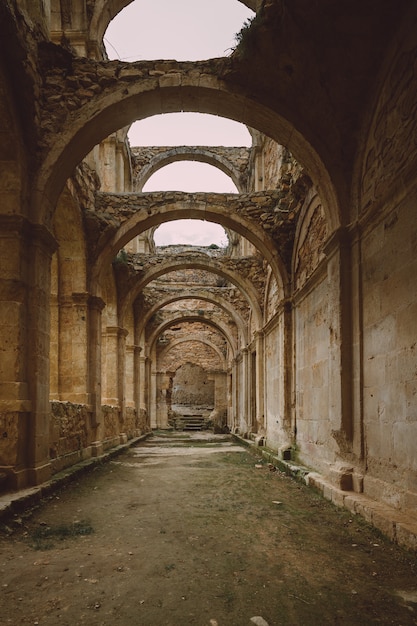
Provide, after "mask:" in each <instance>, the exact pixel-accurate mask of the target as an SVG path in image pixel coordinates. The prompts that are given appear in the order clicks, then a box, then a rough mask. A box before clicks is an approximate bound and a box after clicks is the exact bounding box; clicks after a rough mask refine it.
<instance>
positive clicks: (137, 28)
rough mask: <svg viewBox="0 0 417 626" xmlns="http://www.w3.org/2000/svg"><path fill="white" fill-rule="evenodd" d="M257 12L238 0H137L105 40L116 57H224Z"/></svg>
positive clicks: (119, 17)
mask: <svg viewBox="0 0 417 626" xmlns="http://www.w3.org/2000/svg"><path fill="white" fill-rule="evenodd" d="M251 15H253V12H252V11H251V10H250V9H248V8H247V7H246V6H245V5H244V4H242V3H241V2H238V1H237V0H204V1H203V0H202V1H201V2H195V1H194V0H175V2H173V1H172V0H153V1H152V2H144V1H143V0H136V1H135V2H131V3H130V4H129V5H128V6H127V7H126V8H124V9H123V10H122V11H120V13H118V14H117V16H116V17H115V18H114V19H113V20H112V22H111V23H110V24H109V26H108V28H107V30H106V33H105V35H104V43H105V46H106V51H107V54H108V56H109V58H110V59H119V60H122V61H129V62H131V61H138V60H141V59H177V60H183V61H197V60H201V59H209V58H214V57H221V56H226V55H228V54H230V52H231V50H232V49H233V47H234V46H235V45H236V41H235V34H236V33H237V32H238V31H240V29H241V28H242V26H243V24H244V22H245V21H246V20H247V19H248V18H249V17H250V16H251ZM173 24H175V28H174V27H173Z"/></svg>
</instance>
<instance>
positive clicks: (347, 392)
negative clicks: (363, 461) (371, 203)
mask: <svg viewBox="0 0 417 626" xmlns="http://www.w3.org/2000/svg"><path fill="white" fill-rule="evenodd" d="M325 254H326V256H327V276H328V278H327V280H328V289H329V311H330V312H331V313H332V316H331V317H330V319H329V325H330V345H329V415H330V416H331V417H332V419H333V422H334V428H333V436H334V437H335V439H336V441H337V443H338V445H339V448H340V451H341V453H342V454H343V453H346V452H350V450H351V442H352V437H353V428H352V401H351V399H352V353H351V337H352V329H351V288H350V280H351V279H350V271H351V264H350V247H349V238H348V234H347V232H346V231H345V230H344V229H340V230H339V231H337V232H336V233H335V234H334V235H333V236H332V237H331V239H330V240H329V242H328V243H327V245H326V247H325Z"/></svg>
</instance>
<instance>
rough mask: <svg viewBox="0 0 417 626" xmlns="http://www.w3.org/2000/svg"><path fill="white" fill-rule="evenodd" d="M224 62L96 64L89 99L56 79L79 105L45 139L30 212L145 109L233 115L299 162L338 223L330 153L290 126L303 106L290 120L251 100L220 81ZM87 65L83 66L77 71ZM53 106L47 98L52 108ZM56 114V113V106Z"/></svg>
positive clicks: (41, 213)
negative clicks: (323, 154)
mask: <svg viewBox="0 0 417 626" xmlns="http://www.w3.org/2000/svg"><path fill="white" fill-rule="evenodd" d="M229 63H230V60H227V59H216V60H210V61H208V62H199V63H187V62H182V63H179V62H174V61H166V62H157V61H156V62H153V63H149V62H137V63H131V64H122V63H119V62H111V63H106V64H102V66H101V67H100V66H99V65H97V64H95V65H94V68H91V72H93V73H94V74H95V76H96V79H95V84H97V85H100V79H102V83H101V85H103V86H100V91H99V92H98V93H97V94H95V95H94V96H91V95H88V97H86V96H85V93H84V91H85V90H84V91H82V92H81V93H80V94H77V93H74V90H73V89H72V88H68V87H66V86H65V84H63V85H62V89H61V90H60V91H61V95H62V99H61V101H62V100H66V99H70V98H72V101H73V102H77V104H78V105H79V106H78V109H77V115H68V116H67V118H66V119H68V122H67V124H65V122H64V125H63V126H61V124H60V123H58V126H56V130H55V132H54V134H53V135H52V136H50V138H49V141H47V143H48V145H49V148H47V154H46V158H45V160H44V162H43V164H42V166H41V168H40V171H39V173H38V178H37V183H36V190H37V191H36V193H35V197H34V212H35V218H36V219H37V220H40V221H43V220H44V219H45V218H46V219H48V212H51V211H53V210H54V207H55V203H56V199H57V197H58V195H59V193H60V191H61V189H62V188H63V185H64V183H65V181H66V180H67V178H68V177H69V176H70V175H71V173H72V172H73V170H74V167H75V166H76V165H77V164H78V163H79V162H80V161H81V160H82V159H83V158H84V156H85V155H86V154H88V153H89V152H90V150H91V149H92V148H93V147H94V146H95V145H96V144H98V143H100V141H102V140H103V139H104V138H105V137H107V136H109V135H110V134H111V133H113V132H114V131H115V130H117V129H118V128H122V127H125V126H128V125H129V124H131V123H132V122H133V121H135V120H139V119H144V118H146V117H148V116H150V115H157V114H159V113H166V112H179V111H193V112H200V113H210V114H214V115H219V116H221V117H226V118H229V119H233V120H235V121H238V122H241V123H243V124H245V125H247V126H251V127H253V128H256V129H257V130H259V131H260V132H262V133H264V134H265V135H268V136H269V137H271V138H272V139H274V140H275V141H277V142H278V143H280V144H282V145H284V146H285V147H286V148H287V149H288V150H289V151H290V152H291V153H292V154H293V155H294V157H295V158H296V159H297V160H298V161H299V162H300V163H302V164H303V166H304V167H305V168H306V171H307V172H308V174H309V176H310V177H311V179H312V180H313V182H314V183H315V185H316V187H317V189H318V191H319V193H320V196H321V197H322V200H323V203H324V207H325V210H326V213H327V214H328V220H329V223H330V224H331V225H332V227H334V228H335V227H337V225H338V224H339V222H340V218H339V202H338V197H337V192H336V189H335V187H334V185H333V183H332V170H333V169H334V168H335V167H337V164H335V163H333V162H332V161H331V160H330V159H329V160H328V162H327V167H326V165H325V164H324V162H323V161H322V158H321V156H320V154H319V153H318V152H317V150H316V149H315V148H314V147H313V145H312V144H311V143H310V142H309V141H308V140H307V139H306V138H305V137H304V136H303V135H302V134H301V132H299V131H298V130H297V128H296V127H295V125H294V124H295V123H296V122H298V123H299V124H301V121H302V117H301V116H302V112H298V111H296V112H294V113H293V114H292V115H293V118H294V119H293V120H292V121H290V119H289V116H288V112H287V111H286V113H285V115H284V114H283V112H278V111H276V110H273V109H272V108H271V107H270V105H266V104H264V103H262V102H261V99H259V101H258V100H255V99H254V97H253V95H251V94H249V93H248V94H245V93H244V90H242V87H241V85H239V84H234V83H233V82H232V79H231V78H228V79H227V81H226V80H224V79H222V78H219V77H220V76H225V75H226V73H227V67H228V64H229ZM87 64H88V63H87ZM230 69H231V67H230ZM88 70H89V68H88V67H84V66H83V72H84V71H88ZM93 70H94V71H93ZM155 74H157V75H156V76H155ZM106 84H107V85H109V84H111V87H106ZM68 89H69V91H68ZM67 91H68V93H67ZM67 96H68V97H67ZM55 106H56V105H55V104H54V103H51V108H52V107H55ZM45 114H46V115H47V116H48V118H49V119H50V118H51V116H52V117H53V116H54V114H55V112H54V111H52V110H48V108H46V109H45ZM59 115H61V116H62V112H61V110H60V111H59ZM297 116H298V117H299V119H296V118H297ZM334 175H335V179H336V180H339V179H340V175H339V172H335V173H334Z"/></svg>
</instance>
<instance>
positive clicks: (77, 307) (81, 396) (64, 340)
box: [58, 293, 89, 404]
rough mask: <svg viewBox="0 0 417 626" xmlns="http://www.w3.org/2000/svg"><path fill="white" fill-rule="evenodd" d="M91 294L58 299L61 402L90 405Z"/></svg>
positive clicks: (79, 294) (59, 386) (75, 294)
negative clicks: (88, 348) (89, 341)
mask: <svg viewBox="0 0 417 626" xmlns="http://www.w3.org/2000/svg"><path fill="white" fill-rule="evenodd" d="M88 297H89V296H88V294H87V293H73V294H71V295H70V296H65V297H62V298H59V338H58V342H59V348H58V377H59V378H58V379H59V383H58V389H59V400H62V401H64V402H65V401H68V402H75V403H78V404H87V403H88V394H87V387H86V381H87V371H88V359H87V317H88V315H87V311H88Z"/></svg>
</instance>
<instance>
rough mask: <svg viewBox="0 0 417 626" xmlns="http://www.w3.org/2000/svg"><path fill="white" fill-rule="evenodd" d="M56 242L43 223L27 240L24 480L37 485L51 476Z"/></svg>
mask: <svg viewBox="0 0 417 626" xmlns="http://www.w3.org/2000/svg"><path fill="white" fill-rule="evenodd" d="M56 248H57V244H56V241H55V239H54V238H53V236H52V235H51V233H50V232H49V231H48V230H47V229H46V228H45V227H43V226H38V225H35V226H32V227H31V229H30V233H29V237H28V241H27V253H26V255H25V256H26V259H27V263H28V278H29V280H28V282H29V297H28V318H27V328H28V335H27V337H28V350H27V357H28V361H27V379H28V385H29V394H30V399H31V414H30V420H29V424H28V432H27V437H26V451H27V467H28V481H29V483H30V484H32V485H38V484H40V483H42V482H44V481H45V480H47V479H48V478H49V477H50V475H51V466H50V462H49V418H50V404H49V343H50V294H51V260H52V255H53V253H54V252H55V250H56Z"/></svg>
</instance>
